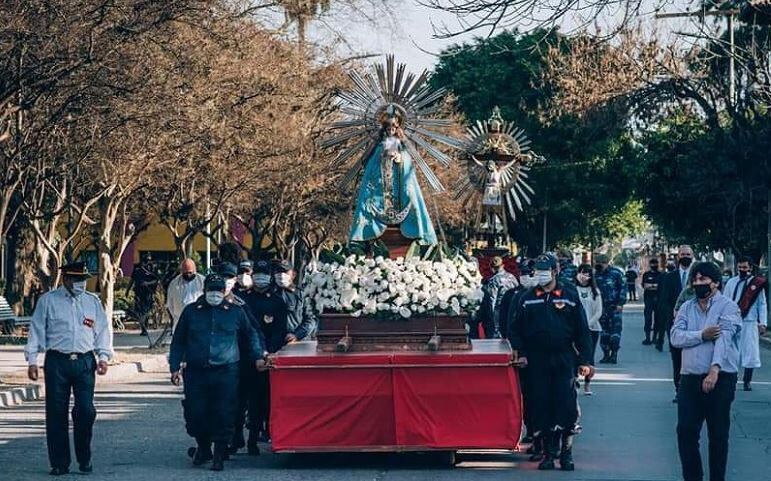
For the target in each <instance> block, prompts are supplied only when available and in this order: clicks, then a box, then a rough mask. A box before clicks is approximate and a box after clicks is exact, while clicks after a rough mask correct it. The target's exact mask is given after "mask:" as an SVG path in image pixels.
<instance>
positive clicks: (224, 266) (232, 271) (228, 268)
mask: <svg viewBox="0 0 771 481" xmlns="http://www.w3.org/2000/svg"><path fill="white" fill-rule="evenodd" d="M217 270H218V273H219V275H221V276H222V277H236V276H237V275H238V269H237V268H236V265H235V264H233V263H232V262H223V263H221V264H220V265H219V266H218V269H217Z"/></svg>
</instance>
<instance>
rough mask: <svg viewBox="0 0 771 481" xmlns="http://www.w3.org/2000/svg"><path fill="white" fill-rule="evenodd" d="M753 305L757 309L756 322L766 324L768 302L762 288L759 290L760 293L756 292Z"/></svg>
mask: <svg viewBox="0 0 771 481" xmlns="http://www.w3.org/2000/svg"><path fill="white" fill-rule="evenodd" d="M755 305H756V306H757V310H758V323H759V324H760V325H761V326H764V327H766V326H768V303H767V302H766V292H765V291H764V290H761V291H760V294H758V298H757V300H756V301H755Z"/></svg>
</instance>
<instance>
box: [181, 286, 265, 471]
mask: <svg viewBox="0 0 771 481" xmlns="http://www.w3.org/2000/svg"><path fill="white" fill-rule="evenodd" d="M204 290H205V294H204V296H203V297H202V298H200V299H198V300H197V301H196V302H195V303H193V304H190V305H188V306H187V307H185V310H184V311H182V315H181V316H180V318H179V322H178V324H177V328H176V329H175V330H174V336H173V338H172V341H171V349H170V352H169V369H170V371H171V382H172V383H173V384H174V385H179V383H180V380H181V378H182V377H184V388H185V399H184V400H183V401H182V405H183V408H184V415H185V424H186V428H187V432H188V434H189V435H190V436H192V437H193V438H195V440H196V442H197V444H198V446H197V448H193V449H192V450H191V452H189V454H192V456H193V464H194V465H196V466H198V465H201V464H204V463H205V462H207V461H209V460H212V466H211V469H212V470H213V471H222V469H224V461H225V458H226V455H227V446H228V442H230V441H231V439H232V437H233V426H234V425H235V417H236V408H237V405H238V404H237V396H238V375H239V361H240V360H241V357H246V358H248V359H249V360H250V362H252V363H254V364H255V367H256V368H258V369H261V368H263V367H264V365H265V360H264V346H263V345H262V342H261V340H260V336H259V335H258V334H257V332H256V331H255V330H254V328H253V327H252V325H251V323H250V322H249V319H248V317H247V315H246V312H245V311H244V309H242V308H241V307H239V306H237V305H235V304H233V303H231V302H228V301H227V300H226V299H225V280H224V279H223V278H222V277H221V276H219V275H216V274H211V275H209V276H207V277H206V281H205V283H204ZM183 361H184V362H185V363H186V366H185V370H184V373H181V372H180V364H181V363H182V362H183ZM212 443H214V453H213V454H212V450H211V445H212Z"/></svg>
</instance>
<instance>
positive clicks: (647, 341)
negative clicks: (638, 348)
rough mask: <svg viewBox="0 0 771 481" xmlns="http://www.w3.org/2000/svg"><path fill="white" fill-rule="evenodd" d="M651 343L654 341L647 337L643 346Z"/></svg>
mask: <svg viewBox="0 0 771 481" xmlns="http://www.w3.org/2000/svg"><path fill="white" fill-rule="evenodd" d="M651 344H653V341H651V340H650V339H646V340H644V341H643V342H642V345H643V346H650V345H651Z"/></svg>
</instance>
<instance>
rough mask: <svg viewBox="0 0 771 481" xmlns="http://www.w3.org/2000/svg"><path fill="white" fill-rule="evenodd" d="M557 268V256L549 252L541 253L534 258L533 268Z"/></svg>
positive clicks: (541, 269)
mask: <svg viewBox="0 0 771 481" xmlns="http://www.w3.org/2000/svg"><path fill="white" fill-rule="evenodd" d="M556 268H557V258H555V257H554V256H553V255H551V254H541V255H540V256H538V257H537V258H536V259H535V270H537V271H550V270H552V269H556Z"/></svg>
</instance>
